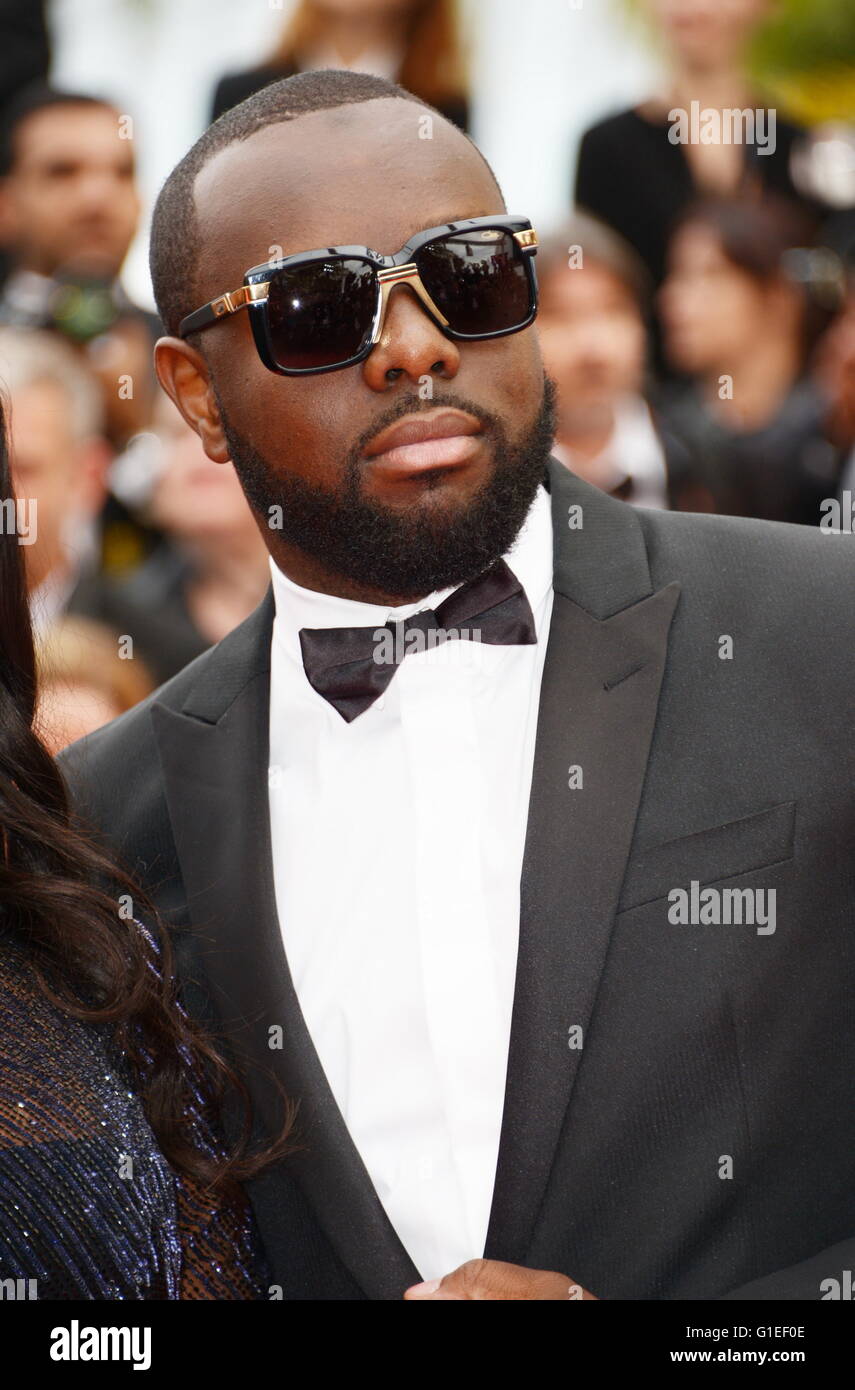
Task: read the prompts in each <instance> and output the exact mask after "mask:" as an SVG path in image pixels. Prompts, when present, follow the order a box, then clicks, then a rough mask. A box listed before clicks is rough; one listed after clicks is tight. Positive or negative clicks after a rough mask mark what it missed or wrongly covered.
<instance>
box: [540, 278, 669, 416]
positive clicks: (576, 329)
mask: <svg viewBox="0 0 855 1390" xmlns="http://www.w3.org/2000/svg"><path fill="white" fill-rule="evenodd" d="M537 331H538V337H539V338H540V345H541V348H542V350H543V358H544V361H545V363H546V366H547V369H548V371H549V372H550V375H551V376H553V377H554V378H555V380H556V382H557V384H558V394H559V414H560V417H561V422H562V425H566V426H567V427H568V428H569V429H570V430H571V432H572V430H573V428H575V427H579V426H584V425H585V424H593V423H595V422H597V421H598V420H599V419H601V418H611V415H612V413H613V411H614V409H615V407H616V405H617V404H618V402H619V401H620V399H621V397H623V396H627V395H633V394H637V393H638V392H639V391H640V390H641V385H642V376H643V372H644V352H645V332H644V323H643V321H642V318H641V313H640V311H639V308H638V305H637V303H636V301H635V299H634V297H633V295H632V293H631V291H630V290H629V288H628V287H627V286H626V285H625V284H624V283H623V281H622V280H621V279H620V278H619V277H618V276H617V275H616V274H614V273H613V272H612V271H611V270H610V269H609V268H608V266H606V265H603V264H600V263H598V262H597V261H594V260H591V259H590V258H586V261H585V265H584V266H579V267H572V268H571V267H569V266H556V267H555V268H554V269H552V270H551V271H550V273H549V274H548V275H547V276H545V277H543V278H542V279H541V296H540V312H539V314H538V319H537Z"/></svg>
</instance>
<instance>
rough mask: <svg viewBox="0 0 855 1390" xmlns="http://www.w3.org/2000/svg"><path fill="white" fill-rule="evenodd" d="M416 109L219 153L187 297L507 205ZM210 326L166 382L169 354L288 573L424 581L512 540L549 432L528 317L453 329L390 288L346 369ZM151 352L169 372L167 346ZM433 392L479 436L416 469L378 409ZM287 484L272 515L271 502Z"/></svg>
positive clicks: (323, 582)
mask: <svg viewBox="0 0 855 1390" xmlns="http://www.w3.org/2000/svg"><path fill="white" fill-rule="evenodd" d="M424 115H425V112H424V109H423V108H422V107H419V106H418V105H416V104H415V103H411V102H407V101H402V100H395V99H389V100H386V99H384V100H379V101H371V102H366V103H364V104H361V105H353V106H348V107H344V108H337V109H335V110H332V111H325V112H318V113H314V114H312V115H309V116H305V117H301V118H300V119H298V120H296V121H292V122H286V123H282V124H279V125H275V126H271V127H268V128H266V129H264V130H261V131H259V132H257V133H256V134H255V135H253V136H252V137H250V138H249V139H248V140H245V141H242V142H240V143H239V144H233V145H231V146H229V147H228V148H227V149H225V150H223V151H221V152H220V153H219V154H218V155H216V156H215V157H214V158H213V159H211V160H210V162H209V163H208V164H207V165H206V167H205V168H204V169H203V171H202V173H201V174H200V175H199V178H198V179H197V183H196V210H197V219H198V223H199V227H200V239H201V242H202V251H201V255H200V272H199V277H198V280H197V284H196V286H195V291H196V293H195V299H196V303H198V304H201V303H203V302H204V301H206V300H208V299H211V298H213V297H215V296H216V295H218V294H220V293H222V292H223V291H224V290H229V289H233V288H235V287H237V286H239V285H240V284H241V283H242V280H243V275H244V272H245V270H246V269H247V268H248V267H249V266H251V265H254V264H258V263H259V262H263V261H266V260H268V259H271V258H274V257H277V256H280V255H290V254H292V253H294V252H299V251H309V250H314V249H317V248H320V247H325V246H335V245H347V244H354V245H364V246H368V247H371V248H372V249H374V250H376V251H379V252H381V253H384V254H391V253H393V252H396V251H398V250H399V249H400V248H401V247H402V246H403V245H404V243H405V242H406V241H407V240H408V239H409V238H410V237H411V236H412V235H413V234H414V233H415V232H417V231H419V230H421V229H423V228H426V227H430V226H434V225H439V224H442V223H446V222H450V221H453V220H458V219H463V218H468V217H479V216H484V215H489V214H491V213H501V212H502V211H503V210H504V209H503V207H502V204H501V198H500V194H499V192H498V190H497V188H496V186H495V184H494V182H493V180H492V178H491V177H490V175H489V172H488V171H487V170H486V168H485V167H484V166H483V165H482V163H481V161H480V159H479V158H478V156H477V154H476V153H475V152H474V151H473V149H472V148H471V146H470V145H469V143H468V142H467V141H466V140H465V138H464V137H463V136H462V135H461V134H460V133H459V132H458V131H456V130H455V129H454V128H453V127H451V126H450V125H448V124H447V123H446V122H444V121H442V120H439V119H434V123H433V137H432V139H420V138H419V132H420V122H421V121H422V120H423V118H424ZM236 194H237V196H236ZM196 303H194V304H193V305H192V306H190V307H193V308H195V307H196ZM169 341H170V342H173V343H174V340H169ZM201 346H202V350H203V353H204V360H203V361H202V364H201V365H202V369H203V370H204V371H207V372H209V374H210V382H209V383H208V384H207V390H206V393H205V397H204V399H203V397H202V395H201V391H200V387H199V383H198V382H196V381H194V380H193V379H192V376H191V374H190V372H189V371H188V369H187V367H186V366H185V367H184V368H181V369H180V371H179V377H180V378H181V380H180V381H179V382H178V384H177V385H176V380H177V378H176V375H175V373H174V372H172V373H171V375H172V385H171V387H170V390H171V394H173V395H174V396H175V397H176V399H178V400H179V404H181V405H182V408H183V409H184V411H185V414H186V415H187V418H188V419H190V420H191V423H193V424H194V427H195V428H197V429H198V430H199V433H200V434H201V435H202V438H203V441H204V442H205V446H206V449H207V450H208V452H209V454H210V456H211V457H212V458H215V459H217V460H218V461H221V460H222V459H224V458H228V457H232V458H233V459H234V462H235V466H236V468H237V471H238V474H239V476H240V477H241V481H242V483H243V485H244V487H245V489H246V491H247V495H248V496H249V498H250V501H251V503H252V504H253V506H254V508H255V510H256V513H257V515H258V516H259V524H260V526H261V529H262V534H264V536H265V541H266V543H267V545H268V548H269V549H270V551H271V553H272V554H273V556H274V559H276V560H277V562H278V563H279V564H280V565H281V566H282V568H283V569H284V570H285V572H286V573H288V574H289V575H291V577H292V578H294V579H295V581H296V582H298V583H302V584H304V585H306V586H307V587H314V588H320V589H325V590H327V591H329V592H338V593H343V594H346V595H350V596H354V597H358V596H365V597H369V596H373V595H374V594H376V595H378V596H379V595H383V596H385V597H386V598H389V599H391V598H392V597H393V596H394V597H396V598H399V599H403V598H406V597H410V596H414V597H420V596H421V594H422V593H425V592H429V591H430V590H431V589H434V588H439V587H444V586H445V585H446V584H452V583H458V582H461V579H462V578H465V577H469V575H468V573H463V572H464V571H468V572H471V573H478V572H479V570H480V569H481V568H483V567H484V565H485V563H489V560H490V559H492V558H495V556H493V555H492V554H489V553H488V552H490V551H492V550H493V549H495V546H496V545H497V544H498V545H500V547H501V548H500V549H499V550H498V551H497V552H496V554H497V555H498V554H501V553H502V551H503V550H504V549H505V548H506V544H510V542H511V541H512V540H513V538H514V535H515V534H516V531H517V530H518V528H519V525H520V524H521V522H522V520H523V519H524V517H525V514H526V512H527V510H528V506H529V505H530V502H531V499H532V497H533V495H534V492H535V491H536V487H537V480H538V478H539V477H540V476H541V475H542V472H543V468H544V465H545V460H546V457H547V456H548V452H549V445H550V443H551V437H552V422H551V418H548V417H549V414H550V411H549V407H550V399H551V398H550V392H549V391H548V390H546V392H545V387H544V375H543V367H542V364H541V360H540V355H539V351H538V346H537V340H536V337H535V334H534V333H533V332H532V331H531V330H530V329H527V330H523V331H522V332H520V333H517V334H514V335H511V336H509V337H506V338H499V339H495V340H493V341H484V342H475V343H455V342H452V341H451V340H450V339H448V338H446V337H445V336H444V335H443V334H442V333H441V332H440V330H439V328H438V327H437V326H436V325H435V324H434V323H433V322H432V321H431V320H430V319H429V318H428V316H427V315H426V314H425V313H424V311H423V310H422V309H421V307H420V306H419V304H418V301H417V299H416V298H415V296H414V295H413V294H412V293H411V292H410V291H409V290H408V289H406V288H398V289H395V290H394V291H393V292H392V294H391V296H390V299H389V304H388V309H387V314H386V319H385V324H384V328H383V333H382V336H381V338H380V341H379V342H378V343H377V345H376V346H375V347H374V349H373V351H372V352H371V354H370V356H369V357H368V358H367V359H366V361H365V362H362V363H360V364H358V365H356V366H353V367H347V368H344V369H343V370H340V371H336V372H330V373H325V374H323V375H319V376H309V377H302V378H296V377H282V376H277V375H275V374H274V373H272V372H270V371H268V370H267V369H266V368H265V367H264V366H263V365H262V363H261V361H260V360H259V357H258V355H257V353H256V350H255V347H254V343H253V339H252V334H251V329H250V324H249V320H248V316H247V314H246V313H244V312H241V313H238V314H235V315H233V316H232V317H230V318H229V319H227V320H223V321H221V322H219V323H217V324H216V325H215V326H214V327H212V328H211V329H209V330H208V331H206V332H205V333H204V334H203V335H202V339H201ZM166 356H168V354H166ZM160 362H161V379H162V380H163V381H164V384H167V385H169V382H168V381H166V377H168V376H169V375H170V372H169V371H167V372H164V370H163V362H164V355H163V354H161V355H160ZM441 407H447V408H448V407H450V408H453V409H459V410H461V411H463V412H465V413H466V415H467V416H469V417H473V419H474V424H475V427H477V430H478V433H477V437H476V443H475V445H474V446H473V447H472V448H470V449H469V451H468V453H467V455H466V457H465V458H464V459H463V461H462V462H457V463H456V464H454V465H452V466H443V467H431V468H415V469H414V468H412V467H409V468H408V467H403V466H398V465H397V464H396V463H395V461H394V460H393V459H390V457H389V456H388V455H378V456H376V457H373V458H372V457H371V456H370V449H371V442H372V439H373V438H374V437H375V436H376V435H377V434H378V433H379V432H380V431H381V430H382V429H383V428H384V427H386V426H388V425H389V424H390V423H392V422H394V421H396V420H398V419H400V418H401V417H402V416H404V415H409V414H411V413H420V412H423V411H428V410H430V411H434V412H436V411H438V410H439V409H440V408H441ZM215 417H216V418H215ZM533 454H534V457H533ZM278 501H281V504H282V507H283V511H284V521H283V523H282V529H281V530H277V529H276V528H275V526H274V527H273V528H271V527H270V526H269V525H266V524H265V522H266V520H267V518H266V516H265V515H264V512H265V511H266V510H267V508H268V507H269V506H271V505H275V504H276V503H277V502H278ZM509 530H510V531H511V532H512V534H510V535H508V534H507V533H508V531H509Z"/></svg>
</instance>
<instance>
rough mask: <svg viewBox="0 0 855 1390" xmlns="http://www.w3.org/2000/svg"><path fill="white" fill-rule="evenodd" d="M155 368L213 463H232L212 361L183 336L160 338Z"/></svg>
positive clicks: (155, 351) (155, 354) (159, 379)
mask: <svg viewBox="0 0 855 1390" xmlns="http://www.w3.org/2000/svg"><path fill="white" fill-rule="evenodd" d="M154 369H155V371H156V372H157V379H158V381H159V382H160V384H161V386H162V387H163V389H164V391H165V392H166V394H167V396H169V398H170V399H171V400H172V401H174V403H175V405H176V406H177V407H178V410H179V411H180V413H181V414H182V415H183V417H184V419H185V420H186V421H187V424H188V425H189V426H190V428H191V429H192V430H195V431H196V433H197V434H198V436H199V438H200V439H201V441H202V448H203V449H204V450H205V453H206V454H207V455H208V458H209V459H211V460H212V462H213V463H228V462H229V461H230V459H231V454H230V452H229V446H228V444H227V443H226V439H225V435H224V433H223V427H222V423H221V421H220V411H219V408H218V406H217V400H216V397H215V395H214V388H213V384H212V382H211V376H210V373H209V371H208V364H207V362H206V361H205V359H204V357H203V356H202V354H201V353H200V352H197V351H196V349H195V348H193V347H191V346H190V344H189V343H185V342H184V340H183V339H182V338H158V340H157V342H156V343H155V346H154Z"/></svg>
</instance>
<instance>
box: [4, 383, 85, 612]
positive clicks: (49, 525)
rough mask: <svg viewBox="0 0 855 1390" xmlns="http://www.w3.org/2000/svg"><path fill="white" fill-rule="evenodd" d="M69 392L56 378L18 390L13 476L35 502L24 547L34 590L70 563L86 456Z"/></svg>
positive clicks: (13, 427)
mask: <svg viewBox="0 0 855 1390" xmlns="http://www.w3.org/2000/svg"><path fill="white" fill-rule="evenodd" d="M70 413H71V412H70V410H69V405H68V399H67V396H66V394H65V392H64V391H63V390H62V388H61V387H60V386H58V385H55V384H54V383H53V382H49V381H44V382H33V383H32V385H30V386H25V387H22V388H21V389H20V390H19V391H16V392H15V394H14V398H13V400H12V410H11V415H10V436H11V446H12V478H13V481H14V485H15V492H16V494H17V496H18V497H19V498H26V499H27V501H28V505H29V506H30V507H32V502H33V500H35V502H36V540H35V542H34V543H33V544H32V545H28V546H26V547H25V553H24V559H25V561H26V566H27V585H28V588H29V589H30V591H32V590H34V589H36V588H37V587H38V585H39V584H41V583H42V581H43V580H45V579H46V578H47V576H48V575H49V574H50V573H52V571H54V570H55V569H57V568H61V569H64V568H65V566H66V563H67V555H66V549H65V543H66V539H67V537H68V534H69V524H70V522H71V521H72V520H73V519H74V518H75V517H77V515H78V509H79V489H80V482H81V477H80V474H81V471H82V457H81V450H80V447H79V445H78V444H77V442H76V441H75V439H74V435H73V432H72V429H71V425H70V422H69V417H70Z"/></svg>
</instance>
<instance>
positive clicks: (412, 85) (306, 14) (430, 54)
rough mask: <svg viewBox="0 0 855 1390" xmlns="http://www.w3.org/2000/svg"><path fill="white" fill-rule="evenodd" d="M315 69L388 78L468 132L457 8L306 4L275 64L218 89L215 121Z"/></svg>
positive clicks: (310, 0)
mask: <svg viewBox="0 0 855 1390" xmlns="http://www.w3.org/2000/svg"><path fill="white" fill-rule="evenodd" d="M310 68H350V69H352V70H354V71H356V72H370V73H374V74H375V75H376V76H378V77H388V78H389V79H390V80H391V81H393V82H398V83H400V85H401V86H402V87H406V88H407V90H408V91H410V92H413V93H414V95H415V96H417V97H419V98H420V99H421V100H422V101H425V102H428V103H429V104H430V105H431V106H435V107H436V109H437V110H438V111H441V112H442V114H443V116H445V117H446V118H447V119H448V120H449V121H453V122H454V124H455V125H457V126H460V128H461V129H462V130H466V129H468V125H469V95H468V81H467V78H466V72H465V61H464V56H463V46H462V42H461V38H460V32H459V25H458V15H457V8H456V4H455V0H300V3H299V4H298V6H297V9H296V11H295V13H294V14H293V16H292V17H291V18H290V19H289V20H288V22H287V24H286V25H285V28H284V29H283V31H282V36H281V38H280V40H279V43H278V44H277V46H276V49H275V51H274V52H273V53H272V54H271V56H270V58H269V60H268V61H267V62H266V63H265V64H264V65H263V66H261V67H257V68H250V69H249V70H247V71H243V72H235V73H228V74H227V75H226V76H225V77H223V78H222V80H221V81H220V82H219V83H218V85H217V89H216V92H215V94H214V103H213V113H212V119H216V117H217V116H221V115H222V114H223V112H224V111H228V109H229V108H230V107H232V106H237V104H238V102H241V101H244V100H245V99H246V98H247V97H249V96H252V94H253V92H257V91H259V89H260V88H261V87H266V86H267V85H268V83H270V82H276V81H278V80H279V78H282V77H290V76H291V75H292V74H293V73H295V72H305V71H307V70H308V69H310Z"/></svg>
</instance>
